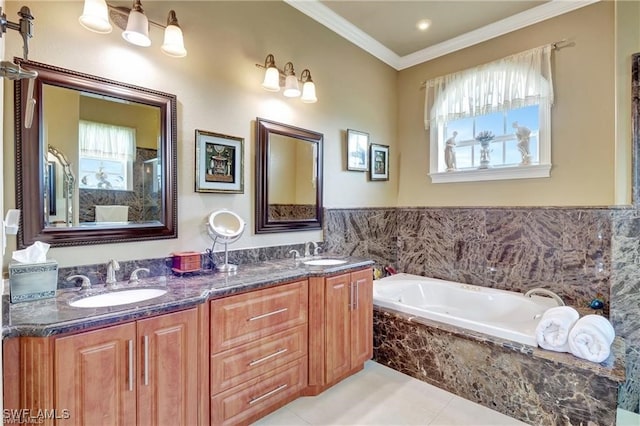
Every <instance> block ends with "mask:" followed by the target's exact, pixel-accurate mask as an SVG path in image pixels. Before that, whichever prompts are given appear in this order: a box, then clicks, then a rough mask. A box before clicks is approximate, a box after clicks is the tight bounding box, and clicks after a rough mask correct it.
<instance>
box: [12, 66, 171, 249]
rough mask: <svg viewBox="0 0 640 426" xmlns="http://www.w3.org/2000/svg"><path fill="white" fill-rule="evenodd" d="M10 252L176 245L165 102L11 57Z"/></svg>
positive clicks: (166, 98)
mask: <svg viewBox="0 0 640 426" xmlns="http://www.w3.org/2000/svg"><path fill="white" fill-rule="evenodd" d="M15 62H17V63H19V64H20V66H21V67H22V68H24V69H27V70H33V71H37V72H38V78H37V79H36V80H35V84H34V88H33V89H34V90H33V96H34V100H35V105H36V108H35V109H34V113H33V125H32V126H31V127H27V126H25V121H24V112H25V109H26V108H25V106H27V105H29V104H30V100H29V99H28V98H27V96H28V93H29V89H28V82H27V81H26V80H16V81H15V83H14V84H15V109H14V113H15V123H16V132H15V134H16V204H17V206H16V207H17V208H18V209H20V210H21V211H22V226H21V228H20V230H19V231H18V247H19V248H23V247H25V246H28V245H31V244H33V243H34V242H35V241H42V242H47V243H49V244H51V245H52V246H54V247H56V246H71V245H80V244H102V243H108V242H123V241H139V240H151V239H164V238H176V237H177V227H176V221H177V185H176V175H177V172H176V159H177V158H176V139H177V129H176V121H177V120H176V116H177V114H176V105H177V100H176V97H175V95H171V94H168V93H163V92H159V91H155V90H152V89H147V88H143V87H137V86H133V85H130V84H127V83H121V82H118V81H114V80H107V79H105V78H102V77H96V76H92V75H88V74H82V73H79V72H77V71H73V70H67V69H63V68H58V67H55V66H52V65H47V64H42V63H38V62H33V61H25V60H23V59H20V58H16V59H15Z"/></svg>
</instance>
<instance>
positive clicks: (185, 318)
mask: <svg viewBox="0 0 640 426" xmlns="http://www.w3.org/2000/svg"><path fill="white" fill-rule="evenodd" d="M137 328H138V333H137V336H138V338H137V342H138V348H139V350H138V360H139V363H138V371H139V374H138V379H137V380H138V426H142V425H189V426H190V425H195V424H197V422H198V418H197V415H198V394H197V393H198V369H197V365H198V315H197V310H196V309H189V310H186V311H181V312H176V313H172V314H167V315H162V316H159V317H155V318H149V319H144V320H140V321H138V322H137Z"/></svg>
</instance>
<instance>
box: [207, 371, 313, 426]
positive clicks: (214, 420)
mask: <svg viewBox="0 0 640 426" xmlns="http://www.w3.org/2000/svg"><path fill="white" fill-rule="evenodd" d="M306 383H307V362H306V358H301V359H299V360H298V361H296V362H293V363H291V364H287V365H284V366H282V367H279V368H277V369H275V370H273V371H272V372H271V373H269V374H266V375H263V376H259V377H257V378H255V379H252V380H250V381H248V382H246V383H245V384H243V385H240V386H238V387H235V388H232V389H229V390H227V391H225V392H222V393H220V394H218V395H216V396H214V397H213V398H211V424H212V425H226V424H238V423H244V422H247V421H248V420H250V419H251V418H252V417H254V416H255V415H256V414H258V413H261V412H262V411H264V410H268V409H269V408H271V407H274V406H276V405H278V404H282V403H284V402H286V401H289V400H292V399H293V398H295V397H297V396H299V395H300V391H301V390H302V388H303V387H304V386H306Z"/></svg>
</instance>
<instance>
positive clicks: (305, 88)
mask: <svg viewBox="0 0 640 426" xmlns="http://www.w3.org/2000/svg"><path fill="white" fill-rule="evenodd" d="M256 67H258V68H263V69H264V70H265V72H264V80H263V81H262V88H263V89H264V90H267V91H269V92H278V91H280V87H283V88H284V90H283V92H282V94H283V95H284V96H286V97H287V98H297V97H300V100H301V101H302V102H304V103H315V102H318V98H317V97H316V85H315V83H314V82H313V80H312V79H311V72H310V71H309V70H308V69H305V70H304V71H302V73H301V74H300V80H298V78H297V77H296V73H295V70H294V68H293V63H292V62H287V63H286V64H285V65H284V70H280V69H279V68H278V67H277V66H276V62H275V59H274V57H273V55H272V54H269V55H267V57H266V58H265V60H264V65H261V64H256ZM300 83H302V91H300Z"/></svg>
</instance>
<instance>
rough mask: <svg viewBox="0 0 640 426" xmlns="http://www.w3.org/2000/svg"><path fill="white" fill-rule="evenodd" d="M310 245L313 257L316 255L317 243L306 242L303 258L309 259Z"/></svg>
mask: <svg viewBox="0 0 640 426" xmlns="http://www.w3.org/2000/svg"><path fill="white" fill-rule="evenodd" d="M311 244H313V255H314V256H315V255H317V254H318V249H319V247H318V243H316V242H315V241H307V242H306V243H304V257H311V250H310V249H311Z"/></svg>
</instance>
